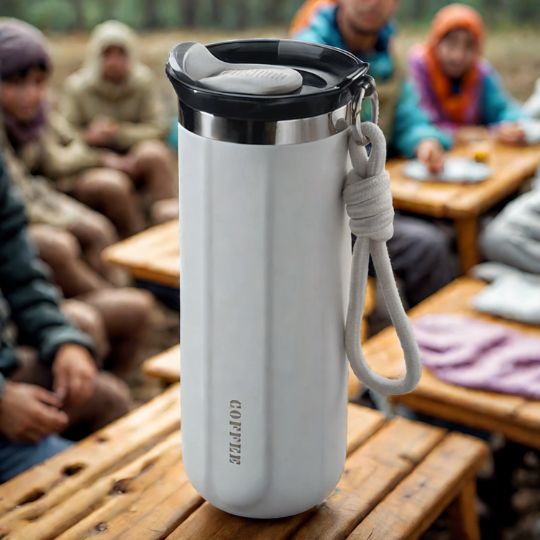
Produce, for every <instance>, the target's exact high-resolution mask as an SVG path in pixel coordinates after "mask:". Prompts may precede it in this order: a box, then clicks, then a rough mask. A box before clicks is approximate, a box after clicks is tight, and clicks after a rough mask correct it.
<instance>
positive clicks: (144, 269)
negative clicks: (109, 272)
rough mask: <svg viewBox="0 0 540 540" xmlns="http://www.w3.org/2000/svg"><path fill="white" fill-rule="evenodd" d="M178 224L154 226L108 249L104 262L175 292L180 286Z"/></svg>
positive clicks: (175, 222)
mask: <svg viewBox="0 0 540 540" xmlns="http://www.w3.org/2000/svg"><path fill="white" fill-rule="evenodd" d="M178 236H179V223H178V221H177V220H174V221H170V222H168V223H164V224H163V225H156V226H155V227H151V228H150V229H147V230H146V231H143V232H141V233H139V234H136V235H134V236H132V237H131V238H128V239H127V240H123V241H121V242H118V243H117V244H114V245H113V246H110V247H108V248H107V249H106V250H104V252H103V258H104V260H105V261H107V262H109V263H111V264H116V265H118V266H121V267H122V268H125V269H126V270H127V271H128V272H129V273H130V274H131V275H132V276H133V277H134V278H137V279H141V280H145V281H150V282H152V283H158V284H160V285H165V286H167V287H172V288H174V289H178V288H179V286H180V246H179V239H178Z"/></svg>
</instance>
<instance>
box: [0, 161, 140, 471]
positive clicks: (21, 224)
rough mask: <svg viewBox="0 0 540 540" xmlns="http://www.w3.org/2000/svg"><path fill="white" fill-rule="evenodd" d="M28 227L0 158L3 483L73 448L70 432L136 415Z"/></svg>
mask: <svg viewBox="0 0 540 540" xmlns="http://www.w3.org/2000/svg"><path fill="white" fill-rule="evenodd" d="M26 223H27V222H26V216H25V212H24V206H23V203H22V201H21V200H20V198H19V196H18V193H17V192H16V191H15V189H14V188H13V187H12V185H11V181H10V179H9V178H8V176H7V172H6V170H5V167H4V162H3V161H2V159H1V158H0V300H2V301H3V302H2V303H3V304H5V305H6V307H7V311H6V310H2V311H1V313H4V315H0V482H3V481H6V480H8V479H9V478H11V477H13V476H15V475H16V474H18V473H20V472H22V471H23V470H25V469H27V468H29V467H31V466H33V465H35V464H37V463H39V462H41V461H43V460H45V459H47V458H48V457H50V456H52V455H54V454H55V453H57V452H59V451H61V450H63V449H64V448H66V447H67V446H69V444H70V443H69V441H68V440H67V439H65V438H63V437H61V436H60V434H61V433H64V432H66V430H68V429H69V430H71V432H72V433H73V432H77V434H78V435H81V436H82V435H84V434H87V433H88V432H90V431H93V430H95V429H98V428H100V427H102V426H103V425H105V424H107V423H109V422H110V421H112V420H114V419H115V418H118V417H119V416H121V415H123V414H125V413H126V412H127V411H128V410H129V408H130V407H131V400H130V396H129V390H128V389H127V387H126V386H125V385H124V384H123V383H121V382H120V381H119V380H118V379H116V378H114V377H113V376H112V375H110V374H104V373H98V370H97V366H96V364H95V361H94V358H93V345H92V342H91V340H90V338H89V337H88V336H87V335H85V334H83V333H81V332H80V331H78V330H76V329H75V328H74V327H72V326H71V325H69V324H68V323H67V321H66V319H65V318H64V316H63V315H62V313H61V312H60V309H59V307H58V300H59V298H58V294H57V290H56V288H55V287H54V286H53V285H52V284H51V283H50V282H49V281H48V279H47V276H46V273H45V270H44V266H42V263H41V262H40V261H39V259H38V258H37V257H36V255H35V253H34V251H33V248H32V246H31V244H30V242H29V240H28V237H27V233H26ZM11 326H14V328H15V330H16V332H15V335H11V336H10V335H9V334H13V332H8V330H11V328H9V327H11Z"/></svg>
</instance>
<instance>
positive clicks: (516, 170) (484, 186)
mask: <svg viewBox="0 0 540 540" xmlns="http://www.w3.org/2000/svg"><path fill="white" fill-rule="evenodd" d="M491 144H492V147H491V151H490V155H489V161H488V165H489V166H490V167H491V168H492V170H493V174H492V176H491V177H490V178H488V179H487V180H485V181H483V182H480V183H478V184H448V183H443V182H418V181H416V180H411V179H410V178H407V177H406V176H405V175H404V174H403V165H404V163H405V162H404V161H403V160H391V161H389V162H388V166H387V168H388V171H389V173H390V177H391V185H392V196H393V199H394V206H395V208H396V209H398V210H403V211H407V212H412V213H415V214H420V215H422V216H429V217H433V218H446V219H450V220H452V221H453V222H454V224H455V227H456V234H457V244H458V252H459V258H460V263H461V267H462V270H463V272H466V271H467V270H469V269H470V268H471V267H472V266H474V265H475V264H477V263H478V262H479V260H480V255H479V250H478V232H479V231H478V220H479V217H480V216H481V215H482V214H484V213H485V212H487V211H488V210H490V209H491V208H493V207H494V206H495V205H497V204H498V203H499V202H501V201H502V200H503V199H504V198H505V197H507V196H509V195H511V194H512V193H514V192H515V191H516V190H518V189H519V187H520V186H521V185H523V183H524V182H525V181H527V180H528V179H529V178H530V177H531V176H533V175H534V173H535V171H536V169H537V168H538V167H539V166H540V145H536V146H528V147H515V146H509V145H503V144H500V143H496V142H493V143H491ZM450 155H452V156H464V155H465V156H470V155H471V147H466V146H465V147H460V148H457V149H455V150H452V151H451V152H450Z"/></svg>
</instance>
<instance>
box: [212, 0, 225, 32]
mask: <svg viewBox="0 0 540 540" xmlns="http://www.w3.org/2000/svg"><path fill="white" fill-rule="evenodd" d="M223 1H224V0H212V1H211V4H210V6H211V9H212V21H213V23H214V24H215V25H216V26H221V25H222V24H223V9H222V7H223Z"/></svg>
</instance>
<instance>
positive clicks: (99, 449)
mask: <svg viewBox="0 0 540 540" xmlns="http://www.w3.org/2000/svg"><path fill="white" fill-rule="evenodd" d="M179 397H180V393H179V390H178V386H177V385H176V386H173V387H171V388H170V389H169V390H167V391H166V392H164V393H163V394H162V395H161V396H159V398H157V399H155V400H152V401H151V402H149V403H148V404H146V405H144V406H142V407H140V408H139V409H137V410H135V411H134V412H132V413H131V414H129V415H127V416H126V417H124V418H122V419H120V420H118V421H116V422H114V423H112V424H110V425H109V426H107V427H105V428H104V429H102V430H100V431H98V432H96V433H95V434H93V435H91V436H90V437H88V438H87V439H84V441H82V442H81V443H79V444H77V445H75V446H73V447H71V448H69V449H68V450H66V451H65V452H62V453H61V454H58V455H56V456H54V457H53V458H51V459H49V460H48V461H46V462H45V463H43V464H41V465H38V466H37V467H34V468H32V469H30V470H28V471H26V472H24V473H23V474H21V475H19V476H17V477H15V478H14V479H13V480H11V481H9V482H6V483H5V484H3V485H2V486H0V538H3V535H4V536H8V537H11V535H12V534H15V532H17V531H21V530H23V529H24V528H25V527H26V525H28V523H30V522H32V523H37V522H38V521H39V520H40V519H41V518H42V517H44V516H46V515H47V513H48V511H49V510H50V509H52V508H55V507H57V506H59V505H61V504H62V503H63V502H64V501H66V500H68V499H71V498H72V497H73V496H74V494H76V493H77V492H79V491H80V490H82V489H84V488H85V486H89V485H93V484H94V483H96V482H98V481H99V479H100V478H102V477H103V476H104V475H107V474H108V473H110V472H112V471H115V470H117V469H118V468H119V466H120V465H122V464H126V463H130V462H131V461H133V460H134V459H136V458H137V457H139V456H141V455H143V454H144V453H145V452H146V451H147V450H148V448H151V447H152V446H153V445H155V444H158V443H159V442H160V441H162V440H163V439H164V438H165V437H166V436H168V435H170V434H172V433H173V432H175V431H178V429H179V427H180V402H179ZM141 426H144V429H141Z"/></svg>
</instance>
